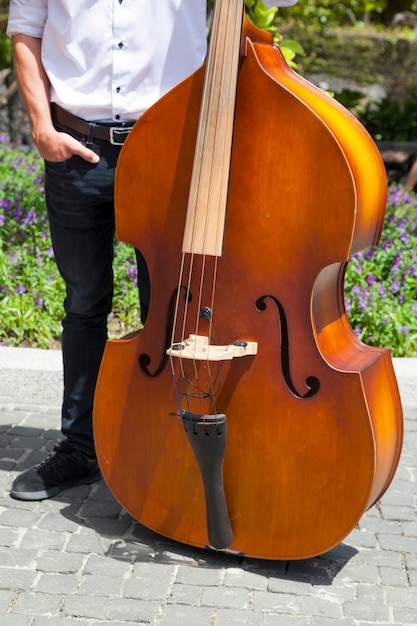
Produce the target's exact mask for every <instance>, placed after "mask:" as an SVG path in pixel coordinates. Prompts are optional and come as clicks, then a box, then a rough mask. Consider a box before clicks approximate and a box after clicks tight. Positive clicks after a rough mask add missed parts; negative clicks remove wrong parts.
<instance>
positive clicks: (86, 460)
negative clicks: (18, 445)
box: [10, 441, 101, 500]
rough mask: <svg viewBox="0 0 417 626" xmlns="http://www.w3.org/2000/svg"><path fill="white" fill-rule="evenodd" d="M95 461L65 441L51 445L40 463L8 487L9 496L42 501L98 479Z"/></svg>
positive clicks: (98, 471)
mask: <svg viewBox="0 0 417 626" xmlns="http://www.w3.org/2000/svg"><path fill="white" fill-rule="evenodd" d="M100 478H101V474H100V470H99V466H98V462H97V459H96V458H95V457H90V456H87V455H86V454H84V453H83V452H81V450H77V449H76V448H74V447H73V446H72V445H71V444H70V443H69V442H68V441H60V442H58V443H57V444H55V446H54V449H53V451H52V453H51V454H50V455H49V456H48V457H46V459H45V460H44V461H42V463H39V464H38V465H35V466H34V467H32V468H30V469H28V470H26V471H25V472H23V473H22V474H20V476H18V477H17V478H16V479H15V480H14V481H13V484H12V488H11V491H10V495H11V496H12V498H16V499H17V500H44V499H45V498H52V497H53V496H56V495H57V494H58V493H60V491H63V490H64V489H69V488H70V487H76V486H77V485H88V484H90V483H94V482H96V481H97V480H100Z"/></svg>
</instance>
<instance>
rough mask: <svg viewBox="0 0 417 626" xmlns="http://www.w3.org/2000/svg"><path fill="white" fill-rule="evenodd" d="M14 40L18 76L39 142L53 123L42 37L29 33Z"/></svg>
mask: <svg viewBox="0 0 417 626" xmlns="http://www.w3.org/2000/svg"><path fill="white" fill-rule="evenodd" d="M12 43H13V55H14V68H15V73H16V79H17V82H18V85H19V90H20V93H21V96H22V98H23V100H24V103H25V106H26V109H27V112H28V116H29V123H30V127H31V131H32V136H33V140H34V142H35V144H36V143H37V141H38V140H39V139H40V138H41V137H42V135H44V134H45V132H49V131H50V129H51V127H52V121H51V115H50V106H49V81H48V77H47V75H46V73H45V70H44V69H43V66H42V60H41V44H42V40H41V39H35V38H34V37H29V36H27V35H14V36H13V37H12Z"/></svg>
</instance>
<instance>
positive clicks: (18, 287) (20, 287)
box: [15, 285, 26, 296]
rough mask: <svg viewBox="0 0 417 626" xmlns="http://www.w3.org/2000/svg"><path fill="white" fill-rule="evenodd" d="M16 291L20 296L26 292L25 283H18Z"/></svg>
mask: <svg viewBox="0 0 417 626" xmlns="http://www.w3.org/2000/svg"><path fill="white" fill-rule="evenodd" d="M15 291H16V293H17V294H18V295H19V296H21V295H22V294H23V293H26V287H25V286H24V285H18V286H17V287H16V290H15Z"/></svg>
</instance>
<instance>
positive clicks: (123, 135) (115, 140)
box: [109, 126, 131, 146]
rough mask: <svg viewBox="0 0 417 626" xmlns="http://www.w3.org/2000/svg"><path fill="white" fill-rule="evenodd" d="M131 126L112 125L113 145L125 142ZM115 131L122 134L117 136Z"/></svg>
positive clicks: (110, 132) (110, 137) (111, 136)
mask: <svg viewBox="0 0 417 626" xmlns="http://www.w3.org/2000/svg"><path fill="white" fill-rule="evenodd" d="M130 130H131V129H130V128H121V127H120V126H110V128H109V139H110V143H111V145H112V146H121V145H123V144H124V142H125V139H126V137H127V136H128V134H129V133H130ZM115 133H118V134H119V135H121V136H120V137H119V138H117V137H116V136H115Z"/></svg>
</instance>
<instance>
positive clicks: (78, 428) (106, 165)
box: [45, 129, 120, 454]
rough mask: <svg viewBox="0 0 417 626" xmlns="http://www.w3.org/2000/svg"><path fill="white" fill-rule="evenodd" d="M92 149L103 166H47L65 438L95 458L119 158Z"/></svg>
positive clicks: (100, 144)
mask: <svg viewBox="0 0 417 626" xmlns="http://www.w3.org/2000/svg"><path fill="white" fill-rule="evenodd" d="M62 130H64V129H62ZM66 132H68V131H66ZM72 134H73V135H74V133H72ZM92 148H93V149H94V150H95V151H96V152H97V153H98V154H100V161H99V163H98V164H96V165H91V164H89V163H87V162H86V161H84V160H83V159H81V158H80V157H78V156H73V157H71V158H70V159H68V160H67V161H62V162H58V163H55V162H54V163H52V162H46V163H45V194H46V203H47V207H48V216H49V224H50V230H51V237H52V245H53V248H54V253H55V258H56V262H57V265H58V269H59V271H60V273H61V275H62V277H63V279H64V281H65V284H66V290H67V295H66V299H65V302H64V309H65V317H64V319H63V322H62V326H63V333H62V354H63V362H64V398H63V405H62V424H61V430H62V433H63V435H64V436H65V437H66V438H67V439H68V441H70V442H71V443H72V444H73V445H74V446H75V447H77V448H79V449H81V450H83V451H84V452H87V453H89V454H94V441H93V429H92V411H93V400H94V390H95V385H96V380H97V374H98V370H99V367H100V361H101V357H102V355H103V350H104V346H105V342H106V339H107V316H108V315H109V313H110V311H111V306H112V297H113V271H112V261H113V240H114V201H113V197H114V174H115V167H116V162H117V158H118V155H119V152H120V147H119V146H113V145H111V144H110V143H108V142H105V141H99V140H98V141H97V142H94V144H93V146H92Z"/></svg>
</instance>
